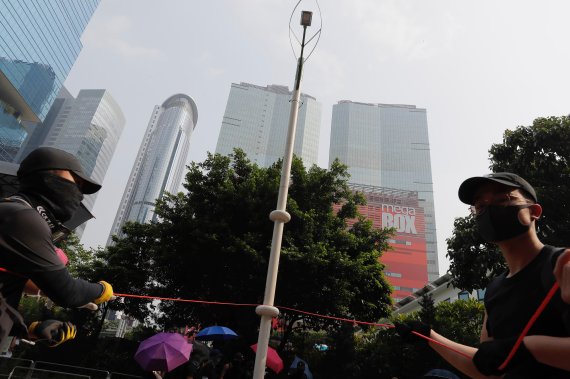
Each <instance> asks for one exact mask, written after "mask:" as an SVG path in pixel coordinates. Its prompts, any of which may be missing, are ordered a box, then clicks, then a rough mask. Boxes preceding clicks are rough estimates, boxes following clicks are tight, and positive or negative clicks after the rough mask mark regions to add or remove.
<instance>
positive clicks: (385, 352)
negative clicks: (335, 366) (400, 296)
mask: <svg viewBox="0 0 570 379" xmlns="http://www.w3.org/2000/svg"><path fill="white" fill-rule="evenodd" d="M434 310H435V321H434V324H436V325H438V326H437V329H436V330H437V332H438V333H440V334H442V335H443V336H445V337H448V338H450V339H451V340H454V341H456V342H459V343H462V344H466V345H470V346H475V345H476V344H477V343H478V341H479V335H480V331H481V325H482V322H483V314H484V308H483V304H482V303H481V302H479V301H476V300H474V299H469V300H456V301H454V302H440V303H437V304H436V305H435V309H434ZM421 313H422V310H421V309H420V310H419V311H416V312H412V313H409V314H405V315H395V316H393V317H392V321H399V322H405V321H409V320H420V317H421V316H420V314H421ZM357 341H358V343H357V346H356V352H357V353H356V357H355V363H354V367H357V368H358V373H357V374H358V375H355V376H347V378H380V379H391V378H393V377H398V378H419V377H421V376H422V375H423V374H425V373H426V372H427V371H428V370H430V369H433V368H446V369H449V370H451V371H453V372H456V373H457V370H456V369H454V368H452V367H451V366H449V364H448V363H447V362H445V361H444V360H443V358H441V357H440V356H439V355H438V354H437V353H435V352H434V351H433V350H432V349H431V348H430V347H428V346H427V344H426V343H424V342H423V341H418V342H414V343H408V342H404V341H403V340H402V338H400V336H398V335H397V334H396V333H395V332H394V330H393V329H386V328H378V329H375V330H371V331H369V332H367V333H365V334H364V335H363V337H362V338H360V339H358V340H357ZM311 368H312V369H313V367H311ZM315 369H316V370H318V369H319V368H318V367H315Z"/></svg>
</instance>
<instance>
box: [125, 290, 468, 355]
mask: <svg viewBox="0 0 570 379" xmlns="http://www.w3.org/2000/svg"><path fill="white" fill-rule="evenodd" d="M114 295H115V296H117V297H132V298H138V299H150V300H164V301H180V302H184V303H202V304H215V305H231V306H236V307H257V306H258V305H260V304H249V303H229V302H221V301H205V300H187V299H180V298H171V297H158V296H146V295H131V294H126V293H115V294H114ZM277 308H280V309H285V310H288V311H292V312H297V313H302V314H305V315H309V316H315V317H320V318H326V319H329V320H336V321H342V322H346V323H349V324H359V325H369V326H376V327H384V328H394V325H392V324H379V323H376V322H367V321H358V320H354V319H349V318H342V317H334V316H326V315H321V314H318V313H313V312H307V311H303V310H300V309H295V308H290V307H283V306H277ZM412 333H414V334H415V335H417V336H418V337H420V338H423V339H425V340H427V341H431V342H433V343H435V344H437V345H440V346H443V347H445V348H447V349H449V350H451V351H454V352H455V353H457V354H459V355H462V356H464V357H466V358H468V359H471V356H470V355H467V354H465V353H463V352H462V351H459V350H456V349H454V348H452V347H451V346H447V345H445V344H443V343H441V342H438V341H436V340H434V339H432V338H430V337H427V336H424V335H423V334H420V333H416V332H414V331H412Z"/></svg>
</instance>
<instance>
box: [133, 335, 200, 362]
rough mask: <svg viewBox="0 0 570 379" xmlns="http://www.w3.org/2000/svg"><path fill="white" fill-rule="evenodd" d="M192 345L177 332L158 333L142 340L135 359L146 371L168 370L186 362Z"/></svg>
mask: <svg viewBox="0 0 570 379" xmlns="http://www.w3.org/2000/svg"><path fill="white" fill-rule="evenodd" d="M191 351H192V345H191V344H189V343H188V342H187V341H186V339H185V338H184V337H183V336H182V335H181V334H178V333H158V334H155V335H154V336H152V337H150V338H147V339H146V340H144V341H142V342H141V344H140V345H139V348H138V349H137V352H136V353H135V361H137V363H138V364H139V365H141V367H142V368H143V369H144V370H146V371H170V370H172V369H175V368H176V367H178V366H180V365H181V364H182V363H184V362H187V361H188V359H189V358H190V352H191Z"/></svg>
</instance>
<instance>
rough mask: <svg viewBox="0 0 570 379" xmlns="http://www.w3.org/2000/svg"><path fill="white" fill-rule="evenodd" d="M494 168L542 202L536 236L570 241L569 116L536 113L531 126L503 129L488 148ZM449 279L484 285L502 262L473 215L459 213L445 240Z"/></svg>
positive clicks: (554, 241) (551, 241)
mask: <svg viewBox="0 0 570 379" xmlns="http://www.w3.org/2000/svg"><path fill="white" fill-rule="evenodd" d="M489 156H490V161H491V166H490V169H491V171H492V172H502V171H508V172H514V173H516V174H518V175H520V176H522V177H523V178H525V179H526V180H527V181H528V182H529V183H531V184H532V186H533V187H534V189H535V190H536V193H537V196H538V202H539V203H540V204H541V205H542V207H543V215H542V217H541V218H540V220H539V221H538V223H537V225H538V234H539V238H540V239H541V240H542V241H543V242H545V243H547V244H551V245H555V246H569V245H570V212H569V208H570V117H569V116H562V117H548V118H537V119H536V120H534V122H533V124H532V125H531V126H519V127H517V128H516V129H515V130H506V131H505V133H504V134H503V142H502V143H500V144H494V145H493V146H492V147H491V149H490V150H489ZM447 256H448V258H449V259H450V262H451V263H450V269H449V271H450V273H451V274H452V276H453V284H454V285H455V286H456V287H458V288H461V289H466V290H472V289H475V288H484V287H486V285H487V284H488V283H489V281H490V279H491V278H492V277H494V276H496V275H497V274H498V273H499V272H501V271H503V270H504V268H505V265H504V261H503V258H502V256H501V254H500V253H499V251H498V250H497V249H496V247H494V245H492V244H488V243H485V242H484V241H483V240H482V239H481V237H480V236H479V235H478V233H477V231H476V228H475V223H474V219H473V218H472V217H471V216H468V217H465V218H458V219H456V220H455V223H454V231H453V236H452V237H451V238H449V239H448V240H447Z"/></svg>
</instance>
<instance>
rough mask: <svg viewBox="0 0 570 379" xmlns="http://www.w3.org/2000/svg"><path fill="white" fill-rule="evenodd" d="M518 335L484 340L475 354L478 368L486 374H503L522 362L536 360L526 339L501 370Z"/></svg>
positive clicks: (475, 362)
mask: <svg viewBox="0 0 570 379" xmlns="http://www.w3.org/2000/svg"><path fill="white" fill-rule="evenodd" d="M517 338H518V337H512V338H506V339H498V340H492V341H487V342H483V343H482V344H481V345H480V346H479V350H477V352H476V353H475V355H474V356H473V363H474V364H475V367H477V370H479V372H480V373H481V374H484V375H502V374H504V373H505V372H506V371H508V370H509V369H510V368H512V367H516V366H518V365H520V364H521V363H522V362H529V361H534V360H535V359H534V357H533V356H532V354H531V353H530V351H528V349H527V348H526V346H525V344H524V341H523V343H521V344H520V346H519V348H518V349H517V351H516V353H515V355H514V356H513V358H512V359H511V360H510V361H509V363H508V364H507V367H505V369H504V370H499V366H501V365H502V364H503V362H504V361H505V359H507V356H508V355H509V353H510V352H511V349H512V348H513V346H514V345H515V342H516V341H517Z"/></svg>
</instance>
